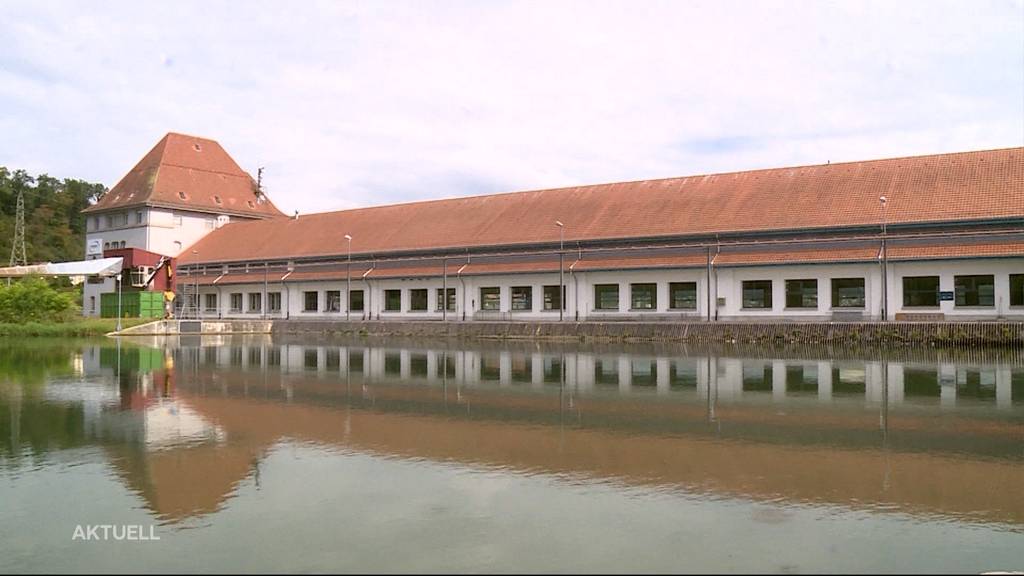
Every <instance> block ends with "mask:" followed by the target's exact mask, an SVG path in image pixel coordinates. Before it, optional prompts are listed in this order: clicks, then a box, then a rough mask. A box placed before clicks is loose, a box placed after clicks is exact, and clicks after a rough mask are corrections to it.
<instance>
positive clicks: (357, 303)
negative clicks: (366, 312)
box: [348, 290, 363, 312]
mask: <svg viewBox="0 0 1024 576" xmlns="http://www.w3.org/2000/svg"><path fill="white" fill-rule="evenodd" d="M348 306H349V310H351V311H353V312H362V311H363V291H362V290H353V291H352V292H349V295H348Z"/></svg>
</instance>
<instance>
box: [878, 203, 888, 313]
mask: <svg viewBox="0 0 1024 576" xmlns="http://www.w3.org/2000/svg"><path fill="white" fill-rule="evenodd" d="M878 201H879V203H881V204H882V322H887V321H888V320H889V261H888V256H889V255H888V254H887V251H886V245H885V216H886V210H885V208H886V205H887V204H888V202H889V199H888V198H886V197H885V196H879V197H878Z"/></svg>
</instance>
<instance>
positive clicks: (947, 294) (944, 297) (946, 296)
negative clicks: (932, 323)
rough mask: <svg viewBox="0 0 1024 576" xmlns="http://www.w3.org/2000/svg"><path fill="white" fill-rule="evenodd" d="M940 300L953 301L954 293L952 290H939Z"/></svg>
mask: <svg viewBox="0 0 1024 576" xmlns="http://www.w3.org/2000/svg"><path fill="white" fill-rule="evenodd" d="M939 300H941V301H943V302H947V301H949V302H952V301H953V293H952V292H939Z"/></svg>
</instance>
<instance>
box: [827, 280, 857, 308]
mask: <svg viewBox="0 0 1024 576" xmlns="http://www.w3.org/2000/svg"><path fill="white" fill-rule="evenodd" d="M832 307H833V308H863V307H864V279H863V278H833V279H832Z"/></svg>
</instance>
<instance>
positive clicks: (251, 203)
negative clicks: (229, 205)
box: [249, 200, 256, 208]
mask: <svg viewBox="0 0 1024 576" xmlns="http://www.w3.org/2000/svg"><path fill="white" fill-rule="evenodd" d="M255 207H256V205H255V204H253V202H252V200H249V208H255Z"/></svg>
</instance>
